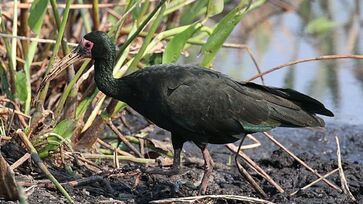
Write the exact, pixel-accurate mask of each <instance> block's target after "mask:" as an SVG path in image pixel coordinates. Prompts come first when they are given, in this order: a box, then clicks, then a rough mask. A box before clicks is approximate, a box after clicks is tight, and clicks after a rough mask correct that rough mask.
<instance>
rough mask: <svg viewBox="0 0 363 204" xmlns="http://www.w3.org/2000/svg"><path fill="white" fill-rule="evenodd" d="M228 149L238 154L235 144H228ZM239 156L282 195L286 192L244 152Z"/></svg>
mask: <svg viewBox="0 0 363 204" xmlns="http://www.w3.org/2000/svg"><path fill="white" fill-rule="evenodd" d="M226 147H227V148H228V149H229V150H231V151H232V152H234V153H237V147H236V145H234V144H226ZM238 154H239V155H240V156H241V157H242V158H243V160H245V161H246V162H247V164H248V165H250V166H251V167H252V168H253V169H254V171H255V172H257V173H258V174H260V175H261V176H262V177H263V178H265V179H266V180H267V181H268V182H269V183H270V184H271V185H273V186H274V187H275V188H276V189H277V190H278V191H279V192H280V193H283V192H284V189H283V188H282V187H281V186H280V185H279V184H277V183H276V182H275V181H274V180H273V179H272V178H271V177H270V176H269V175H268V174H267V173H266V172H265V171H264V170H263V169H262V168H261V167H260V166H259V165H258V164H256V162H254V161H253V160H252V159H251V158H250V157H249V156H248V155H247V154H245V153H244V152H243V151H239V152H238Z"/></svg>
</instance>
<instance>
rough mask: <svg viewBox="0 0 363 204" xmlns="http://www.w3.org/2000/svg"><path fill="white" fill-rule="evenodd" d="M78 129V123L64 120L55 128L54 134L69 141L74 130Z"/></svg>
mask: <svg viewBox="0 0 363 204" xmlns="http://www.w3.org/2000/svg"><path fill="white" fill-rule="evenodd" d="M75 127H76V123H75V122H74V121H73V120H70V119H64V120H62V121H61V122H60V123H58V124H57V126H55V128H54V129H53V133H55V134H57V135H60V136H62V137H63V138H65V139H68V138H70V137H71V136H72V133H73V130H74V128H75Z"/></svg>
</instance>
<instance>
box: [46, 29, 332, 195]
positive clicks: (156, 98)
mask: <svg viewBox="0 0 363 204" xmlns="http://www.w3.org/2000/svg"><path fill="white" fill-rule="evenodd" d="M79 56H81V57H90V58H92V59H94V61H95V81H96V84H97V87H98V88H99V89H100V90H101V91H102V92H103V93H105V94H106V95H108V96H110V97H113V98H115V99H118V100H121V101H124V102H126V103H127V104H128V105H129V106H131V107H132V108H133V109H135V110H136V111H137V112H139V113H140V114H142V115H143V116H145V117H146V118H148V119H149V120H151V121H152V122H154V123H155V124H156V125H158V126H160V127H161V128H164V129H166V130H168V131H170V132H171V135H172V143H173V148H174V162H173V167H172V168H171V169H169V170H161V169H151V170H146V172H148V173H159V174H169V175H173V174H177V173H178V172H179V165H180V153H181V149H182V147H183V144H184V142H186V141H192V142H194V143H195V144H196V145H197V146H198V147H199V148H200V149H201V150H202V153H203V157H204V160H205V165H206V169H205V173H204V176H203V179H202V184H201V187H200V193H205V191H206V188H207V183H208V177H209V175H210V174H211V171H212V168H213V161H212V158H211V157H210V155H209V152H208V150H207V148H206V147H207V144H208V143H214V144H225V143H230V142H235V141H237V140H239V139H242V140H243V139H244V137H245V135H246V134H248V133H255V132H262V131H267V130H270V129H272V128H274V127H278V126H283V127H315V126H324V121H323V120H322V119H321V118H319V117H317V116H316V114H322V115H327V116H333V113H332V112H330V111H329V110H327V109H326V108H325V107H324V105H323V104H321V103H320V102H319V101H317V100H315V99H313V98H311V97H309V96H306V95H304V94H301V93H299V92H297V91H294V90H291V89H279V88H272V87H267V86H262V85H258V84H254V83H245V82H238V81H235V80H233V79H231V78H229V77H228V76H226V75H223V74H221V73H219V72H216V71H213V70H210V69H206V68H203V67H199V66H196V65H154V66H151V67H148V68H144V69H142V70H139V71H136V72H134V73H132V74H130V75H127V76H124V77H122V78H120V79H115V78H113V75H112V73H113V66H114V64H115V60H116V51H115V47H114V45H113V43H112V41H111V40H110V38H109V37H108V36H107V35H106V34H105V33H103V32H91V33H89V34H87V35H85V36H84V39H83V40H82V41H81V43H80V45H79V46H78V47H77V48H76V49H75V51H74V52H73V53H72V54H71V55H70V57H69V59H64V60H62V62H61V63H60V66H59V68H58V69H60V70H61V69H62V67H64V66H66V65H68V64H69V63H66V62H69V61H72V60H73V61H74V60H75V59H78V57H79ZM57 73H59V70H55V71H53V72H52V73H51V74H50V75H49V76H50V77H48V79H51V78H52V77H53V75H54V74H57Z"/></svg>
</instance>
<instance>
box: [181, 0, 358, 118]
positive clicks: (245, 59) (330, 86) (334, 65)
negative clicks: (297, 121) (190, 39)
mask: <svg viewBox="0 0 363 204" xmlns="http://www.w3.org/2000/svg"><path fill="white" fill-rule="evenodd" d="M357 2H358V3H357ZM342 8H344V9H342ZM357 9H360V7H359V1H354V0H350V1H323V0H322V1H304V3H302V4H301V5H300V8H299V10H298V12H290V13H285V14H282V15H278V16H274V17H272V18H270V19H269V20H268V21H266V22H264V23H263V24H261V25H259V26H258V27H256V29H254V30H253V31H252V32H251V33H249V35H248V37H247V38H246V36H244V37H243V38H244V39H247V41H246V42H242V37H241V36H243V35H244V33H243V29H241V27H240V26H237V27H236V29H235V30H234V32H233V34H232V35H231V36H230V38H229V39H228V42H235V43H244V44H247V45H248V46H249V47H250V48H251V50H252V51H253V53H254V56H255V57H256V59H257V61H258V63H259V66H260V68H261V69H262V71H266V70H268V69H269V68H271V67H274V66H276V65H280V64H284V63H287V62H289V61H292V60H296V59H302V58H310V57H317V56H321V55H330V54H349V53H355V54H359V53H361V52H360V50H361V48H362V46H363V44H362V41H361V40H359V39H360V38H361V37H363V36H362V34H361V33H360V32H359V29H360V28H359V27H360V24H359V15H358V17H357V15H352V14H357V13H358V14H359V12H357ZM360 10H361V9H360ZM354 16H355V17H354ZM316 19H318V20H316ZM313 21H315V22H313ZM314 23H316V24H317V25H315V28H314V25H312V24H314ZM319 23H320V24H321V25H319ZM327 25H328V26H327ZM324 26H325V27H324ZM307 28H308V29H310V30H309V31H308V30H307ZM352 42H353V43H352ZM349 50H351V51H349ZM191 52H192V53H191V54H190V56H194V57H188V58H185V59H183V62H182V63H187V62H189V63H198V61H200V59H198V58H197V57H195V56H197V55H198V52H199V48H196V49H194V50H192V51H191ZM362 63H363V62H361V61H358V60H331V61H316V62H309V63H302V64H297V65H295V66H292V67H289V68H284V69H282V70H280V71H277V72H273V73H271V74H269V75H267V76H265V83H266V84H267V85H271V86H278V87H288V88H294V89H296V90H298V91H301V92H303V93H306V94H309V95H311V96H313V97H315V98H317V99H319V100H320V101H322V102H323V103H324V104H326V106H327V107H329V109H331V110H332V111H333V112H334V113H335V115H336V117H334V118H326V119H327V121H328V122H331V123H345V124H362V123H363V108H362V104H361V101H363V100H362V99H363V67H362ZM214 67H215V69H217V70H219V71H221V72H223V73H226V74H228V75H230V76H231V77H232V78H234V79H237V80H246V79H248V78H250V77H251V76H253V75H255V74H256V69H255V68H254V65H253V62H252V61H251V59H250V58H249V56H248V54H247V52H246V51H244V50H236V49H224V48H223V49H221V51H220V52H219V54H218V57H217V59H216V60H215V63H214ZM255 81H256V82H258V83H260V80H259V79H257V80H255Z"/></svg>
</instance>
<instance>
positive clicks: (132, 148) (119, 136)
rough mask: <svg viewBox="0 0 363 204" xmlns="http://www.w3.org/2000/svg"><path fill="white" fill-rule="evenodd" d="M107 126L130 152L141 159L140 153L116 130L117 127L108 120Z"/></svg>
mask: <svg viewBox="0 0 363 204" xmlns="http://www.w3.org/2000/svg"><path fill="white" fill-rule="evenodd" d="M107 125H108V126H109V127H110V128H111V130H112V131H113V132H114V133H115V134H116V135H117V136H118V138H119V139H120V140H121V141H122V142H123V143H124V144H125V145H126V146H127V147H128V148H130V150H131V151H133V152H134V153H135V154H136V155H137V156H138V157H140V158H142V155H141V153H140V152H139V150H137V149H136V148H135V147H134V146H133V145H132V144H131V143H130V142H129V141H128V140H127V139H126V138H125V136H124V135H123V134H122V133H121V132H120V131H119V130H118V129H117V127H116V126H115V125H114V124H113V123H112V121H111V120H110V121H109V122H108V123H107Z"/></svg>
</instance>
